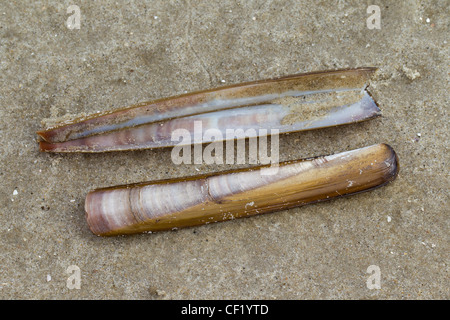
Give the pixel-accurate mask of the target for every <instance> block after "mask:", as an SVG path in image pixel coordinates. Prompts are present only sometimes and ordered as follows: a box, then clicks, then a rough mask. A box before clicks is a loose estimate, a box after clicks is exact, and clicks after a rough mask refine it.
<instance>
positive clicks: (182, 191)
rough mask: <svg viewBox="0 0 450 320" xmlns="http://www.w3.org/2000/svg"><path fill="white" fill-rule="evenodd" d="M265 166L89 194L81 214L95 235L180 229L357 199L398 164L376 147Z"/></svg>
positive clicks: (384, 149) (387, 178) (383, 147)
mask: <svg viewBox="0 0 450 320" xmlns="http://www.w3.org/2000/svg"><path fill="white" fill-rule="evenodd" d="M265 168H266V167H255V168H250V169H244V170H242V169H241V170H235V171H230V172H225V173H215V174H210V175H203V176H195V177H187V178H182V179H172V180H160V181H153V182H147V183H140V184H134V185H125V186H116V187H110V188H104V189H98V190H94V191H91V192H89V193H88V194H87V196H86V201H85V211H86V218H87V222H88V225H89V227H90V229H91V231H92V232H93V233H94V234H97V235H100V236H112V235H120V234H131V233H141V232H146V231H152V232H153V231H160V230H169V229H174V228H183V227H189V226H195V225H201V224H208V223H211V222H218V221H225V220H229V219H235V218H240V217H247V216H251V215H255V214H262V213H268V212H274V211H279V210H283V209H289V208H292V207H298V206H302V205H305V204H308V203H314V202H318V201H324V200H329V199H332V198H336V197H340V196H346V195H350V194H355V193H359V192H363V191H368V190H370V189H373V188H376V187H379V186H382V185H384V184H386V183H388V182H389V181H391V180H393V179H395V177H396V175H397V173H398V170H399V165H398V159H397V156H396V154H395V152H394V150H393V149H392V148H391V147H390V146H388V145H386V144H378V145H373V146H370V147H365V148H361V149H357V150H352V151H347V152H343V153H339V154H335V155H330V156H322V157H317V158H314V159H303V160H296V161H288V162H283V163H280V164H279V167H278V172H277V173H276V174H272V175H267V174H266V175H264V174H261V170H264V169H265Z"/></svg>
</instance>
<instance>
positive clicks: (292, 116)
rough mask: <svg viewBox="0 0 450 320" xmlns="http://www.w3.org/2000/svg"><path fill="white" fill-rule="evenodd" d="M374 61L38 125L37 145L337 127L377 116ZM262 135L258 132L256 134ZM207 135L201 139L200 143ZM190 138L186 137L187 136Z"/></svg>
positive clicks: (157, 141)
mask: <svg viewBox="0 0 450 320" xmlns="http://www.w3.org/2000/svg"><path fill="white" fill-rule="evenodd" d="M375 70H376V69H375V68H360V69H348V70H337V71H327V72H316V73H308V74H300V75H293V76H288V77H284V78H278V79H271V80H263V81H256V82H249V83H243V84H238V85H233V86H228V87H222V88H218V89H212V90H207V91H201V92H194V93H190V94H185V95H181V96H178V97H172V98H166V99H161V100H156V101H154V102H148V103H142V104H139V105H137V106H133V107H130V108H126V109H120V110H117V111H113V112H109V113H105V114H100V115H98V114H97V115H93V116H89V117H86V118H82V119H78V120H76V121H74V122H72V123H66V124H63V125H61V126H58V127H55V128H51V129H48V130H45V131H40V132H38V134H39V136H40V137H41V138H42V139H43V140H44V141H41V142H40V148H41V150H42V151H49V152H105V151H119V150H135V149H148V148H158V147H169V146H173V145H179V143H178V141H172V139H171V138H172V137H171V134H172V132H173V131H174V130H175V129H187V130H189V132H190V134H191V137H192V139H191V141H194V132H193V129H194V122H195V121H199V122H201V124H202V129H203V131H202V133H204V132H205V131H206V130H208V129H218V130H220V132H222V137H223V139H221V138H220V137H219V138H218V139H214V140H215V141H220V140H225V139H226V134H225V130H226V129H243V130H246V129H255V130H256V131H257V132H256V134H253V133H249V134H248V135H247V137H254V136H258V135H260V132H259V129H265V130H266V132H267V131H269V134H270V130H271V129H277V130H279V132H280V133H287V132H295V131H302V130H311V129H317V128H324V127H329V126H337V125H342V124H348V123H353V122H358V121H363V120H368V119H371V118H374V117H376V116H378V115H380V109H379V108H378V106H377V105H376V103H375V102H374V101H373V99H372V98H371V97H370V95H369V94H368V93H367V92H366V91H365V87H366V85H367V82H368V80H369V79H370V76H371V75H372V74H373V72H374V71H375ZM261 135H265V134H264V133H261ZM210 141H212V140H203V141H202V143H206V142H210ZM188 144H190V143H188Z"/></svg>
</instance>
